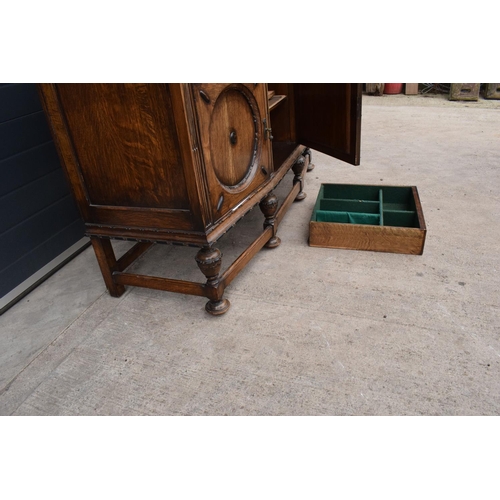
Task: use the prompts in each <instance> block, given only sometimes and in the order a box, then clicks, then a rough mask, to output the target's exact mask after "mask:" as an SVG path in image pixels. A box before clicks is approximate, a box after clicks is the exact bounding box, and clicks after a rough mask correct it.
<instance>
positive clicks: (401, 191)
mask: <svg viewBox="0 0 500 500" xmlns="http://www.w3.org/2000/svg"><path fill="white" fill-rule="evenodd" d="M425 235H426V227H425V221H424V216H423V212H422V207H421V205H420V199H419V196H418V191H417V188H416V187H415V186H410V187H407V186H364V185H358V184H322V185H321V188H320V191H319V194H318V198H317V200H316V204H315V206H314V210H313V214H312V217H311V221H310V223H309V245H310V246H312V247H326V248H344V249H350V250H371V251H375V252H392V253H403V254H413V255H421V254H422V253H423V250H424V243H425Z"/></svg>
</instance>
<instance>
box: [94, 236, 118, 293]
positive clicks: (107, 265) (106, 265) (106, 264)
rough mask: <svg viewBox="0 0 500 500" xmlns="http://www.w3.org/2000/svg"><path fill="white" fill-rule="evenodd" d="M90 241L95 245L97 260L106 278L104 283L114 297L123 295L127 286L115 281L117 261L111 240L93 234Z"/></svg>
mask: <svg viewBox="0 0 500 500" xmlns="http://www.w3.org/2000/svg"><path fill="white" fill-rule="evenodd" d="M90 241H91V242H92V246H93V247H94V252H95V255H96V257H97V262H98V263H99V267H100V268H101V273H102V277H103V278H104V283H106V287H107V289H108V291H109V294H110V295H111V296H112V297H119V296H120V295H123V293H124V292H125V287H124V286H123V285H117V284H116V283H115V282H114V281H113V271H117V262H116V257H115V252H114V251H113V247H112V246H111V241H109V240H108V239H103V238H97V237H95V236H91V237H90Z"/></svg>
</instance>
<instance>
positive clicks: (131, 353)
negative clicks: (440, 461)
mask: <svg viewBox="0 0 500 500" xmlns="http://www.w3.org/2000/svg"><path fill="white" fill-rule="evenodd" d="M314 163H315V164H316V169H315V170H314V171H313V172H312V173H311V174H309V175H308V177H307V181H306V185H307V189H306V192H307V193H308V195H309V196H308V197H307V198H306V200H304V201H303V202H301V203H296V204H294V205H293V206H292V208H291V209H290V211H289V213H288V214H287V216H286V217H285V219H284V221H283V223H282V225H281V226H280V231H279V235H280V237H281V239H282V245H281V246H280V247H278V248H277V249H274V250H263V251H262V252H260V253H259V254H258V255H257V256H256V257H255V258H254V259H253V260H252V262H251V263H250V264H249V265H248V266H247V268H245V270H244V271H243V272H242V273H241V274H240V275H239V276H238V278H236V280H235V281H234V282H233V283H232V284H231V286H230V287H229V288H228V289H227V292H226V297H227V298H228V299H229V300H230V301H231V303H232V307H231V309H230V311H229V312H228V313H227V314H226V315H224V316H222V317H219V318H214V317H211V316H209V315H207V314H206V313H205V312H204V304H205V299H202V298H199V297H190V296H182V295H177V294H171V293H166V292H158V291H153V290H147V289H139V288H129V289H128V290H127V292H126V293H125V294H124V295H123V296H122V297H121V298H119V299H115V298H112V297H110V296H109V295H108V294H107V292H106V291H105V288H104V283H103V281H102V279H101V275H100V273H99V270H98V267H97V263H96V260H95V257H94V255H93V252H92V249H88V250H86V251H85V252H83V253H82V254H81V255H79V256H78V257H77V258H75V259H74V260H73V261H72V262H70V263H69V264H68V265H67V266H65V267H64V268H63V269H62V270H60V271H59V272H58V273H56V274H55V275H54V276H53V277H51V278H50V279H49V280H47V281H46V282H45V283H43V284H42V285H41V286H40V287H38V288H37V289H36V290H35V291H33V292H32V293H31V294H30V295H29V296H27V297H26V298H25V299H23V300H22V301H21V302H19V303H18V304H16V305H15V306H14V307H13V308H12V309H10V310H9V311H7V312H6V313H5V314H4V315H2V316H1V317H0V414H2V415H498V414H500V376H499V375H500V314H499V313H500V251H499V250H500V102H498V101H489V102H486V101H482V102H479V103H450V102H449V101H446V100H444V99H440V98H435V99H433V98H422V97H408V96H392V97H389V96H384V97H366V96H364V97H363V121H362V147H361V165H360V166H358V167H354V166H351V165H348V164H344V163H342V162H340V161H337V160H335V159H332V158H330V157H328V156H326V155H323V154H321V153H315V154H314ZM286 182H291V179H288V181H286ZM322 182H323V183H328V182H337V183H351V182H352V183H363V184H388V185H389V184H394V185H416V186H417V187H418V189H419V193H420V198H421V201H422V205H423V210H424V215H425V219H426V223H427V228H428V234H427V240H426V246H425V250H424V254H423V255H422V256H409V255H395V254H389V253H373V252H360V251H346V250H333V249H319V248H310V247H309V246H308V245H307V235H308V221H309V218H310V216H311V212H312V208H313V205H314V202H315V198H316V195H317V193H318V189H319V186H320V184H321V183H322ZM261 223H262V216H261V214H260V211H259V210H253V211H252V212H251V213H250V214H249V215H248V216H247V217H245V219H243V221H242V223H240V224H238V225H237V226H236V227H235V228H234V229H233V230H232V231H230V232H229V233H228V234H227V235H226V236H225V237H224V238H223V239H222V240H221V247H222V250H223V253H224V257H225V258H226V262H227V261H229V260H230V259H231V258H234V257H235V256H237V255H238V254H239V252H240V251H241V250H242V249H243V247H244V245H245V243H248V242H249V241H250V240H251V239H252V238H253V237H254V235H255V234H256V233H257V232H258V231H259V230H260V227H261ZM128 245H129V243H126V242H119V243H118V244H117V249H118V251H124V250H125V249H126V248H128ZM195 253H196V249H193V248H184V247H171V246H163V245H162V246H158V245H157V246H156V247H154V248H153V249H152V250H151V251H150V252H148V253H147V254H146V255H145V256H144V257H143V259H142V260H141V261H140V262H139V263H138V265H137V268H138V269H139V270H140V271H141V272H154V273H159V274H163V275H165V276H169V277H179V278H180V277H182V278H185V279H194V280H200V278H201V273H200V272H199V271H198V269H197V268H196V265H195V262H194V255H195Z"/></svg>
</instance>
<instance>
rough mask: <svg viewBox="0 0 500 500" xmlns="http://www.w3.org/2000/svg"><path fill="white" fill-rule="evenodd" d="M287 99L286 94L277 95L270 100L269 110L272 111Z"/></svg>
mask: <svg viewBox="0 0 500 500" xmlns="http://www.w3.org/2000/svg"><path fill="white" fill-rule="evenodd" d="M285 99H286V95H275V96H274V97H272V98H271V99H270V100H269V111H272V110H273V109H275V108H276V106H278V105H279V104H280V103H282V102H283V101H284V100H285Z"/></svg>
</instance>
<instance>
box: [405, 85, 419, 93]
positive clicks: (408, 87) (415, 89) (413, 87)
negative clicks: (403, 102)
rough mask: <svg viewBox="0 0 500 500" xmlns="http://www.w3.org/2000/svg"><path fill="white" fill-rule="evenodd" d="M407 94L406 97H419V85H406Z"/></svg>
mask: <svg viewBox="0 0 500 500" xmlns="http://www.w3.org/2000/svg"><path fill="white" fill-rule="evenodd" d="M405 94H406V95H417V94H418V83H405Z"/></svg>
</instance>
